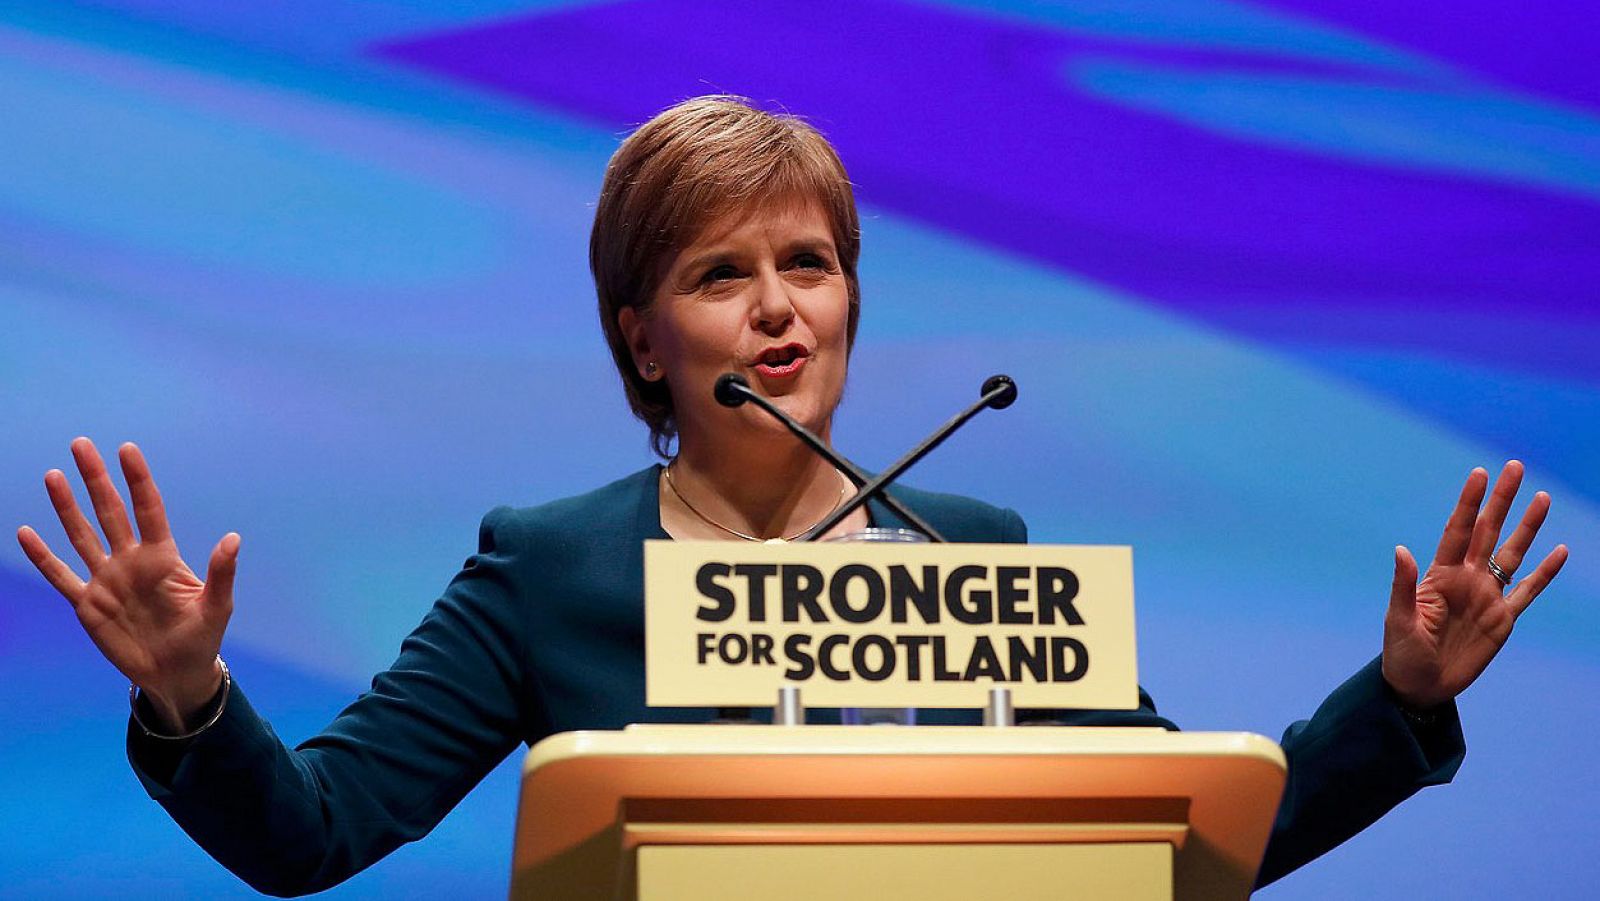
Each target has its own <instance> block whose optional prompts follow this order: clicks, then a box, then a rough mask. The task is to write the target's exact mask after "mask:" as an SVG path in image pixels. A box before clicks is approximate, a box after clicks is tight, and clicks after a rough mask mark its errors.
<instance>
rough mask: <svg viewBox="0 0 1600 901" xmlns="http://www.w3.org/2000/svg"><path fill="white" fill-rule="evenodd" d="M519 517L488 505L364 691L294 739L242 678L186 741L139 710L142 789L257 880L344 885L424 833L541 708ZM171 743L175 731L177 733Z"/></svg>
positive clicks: (530, 728) (131, 753)
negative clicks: (521, 569)
mask: <svg viewBox="0 0 1600 901" xmlns="http://www.w3.org/2000/svg"><path fill="white" fill-rule="evenodd" d="M516 532H517V528H516V519H515V515H514V514H513V512H512V511H511V509H510V508H505V507H502V508H497V509H496V510H493V511H491V512H490V513H489V514H488V515H487V516H485V517H484V520H483V524H482V526H481V528H480V530H479V549H478V553H477V554H475V555H473V556H472V557H470V558H468V560H467V561H466V563H465V564H464V565H463V567H462V570H461V572H460V573H458V574H457V575H456V577H455V578H454V579H453V580H452V581H451V583H450V585H449V587H448V588H446V590H445V592H444V594H443V596H442V597H441V598H440V599H439V600H438V602H437V603H435V605H434V607H433V609H432V610H431V611H430V612H429V613H428V615H427V616H426V617H425V618H424V619H423V621H422V623H421V624H420V625H419V626H418V627H417V628H416V630H415V631H413V632H412V633H411V634H410V635H409V636H408V637H407V638H406V639H405V641H404V643H403V644H402V645H401V648H400V654H399V657H398V658H397V659H396V660H395V662H394V665H393V666H391V667H390V668H389V669H388V670H386V671H384V672H382V673H380V674H378V675H377V676H376V677H374V678H373V680H372V688H371V690H370V691H367V692H365V693H363V694H362V695H361V696H360V697H359V698H357V699H356V700H355V701H354V702H353V703H352V704H351V705H350V706H349V707H347V708H345V710H344V711H343V712H341V713H340V714H339V715H338V716H337V717H336V718H335V719H334V720H333V722H332V723H331V724H330V725H329V726H328V728H327V729H325V730H324V731H323V732H322V733H320V734H319V735H317V736H315V737H313V738H311V739H310V740H308V741H306V742H304V743H302V744H301V745H299V746H298V747H297V748H294V749H292V750H291V749H290V748H288V747H286V746H285V745H284V743H283V742H282V741H281V740H279V738H278V737H277V735H276V734H275V733H274V732H273V730H272V727H271V726H270V725H268V724H267V722H266V721H265V720H264V719H262V718H261V717H260V716H259V715H257V713H256V712H255V710H254V708H252V707H251V705H250V702H249V699H248V698H247V697H246V696H245V694H244V692H243V691H242V690H241V689H240V686H238V685H235V686H234V690H233V692H232V694H231V696H230V697H229V699H228V701H227V707H226V709H225V710H224V711H223V714H222V717H221V719H220V720H218V722H217V723H216V724H215V725H213V726H212V727H211V728H210V729H208V730H206V731H205V732H203V733H201V734H200V735H199V736H197V737H196V738H194V739H192V740H189V741H187V742H182V743H173V742H169V741H162V740H160V739H154V738H150V737H148V736H146V735H145V734H144V733H143V731H142V730H140V729H138V728H137V727H136V726H135V725H134V724H133V723H132V722H131V721H130V723H129V728H128V758H129V760H130V762H131V763H132V764H133V768H134V771H135V772H136V773H137V774H138V776H139V779H140V781H141V782H142V783H143V784H144V786H145V789H146V791H147V792H148V793H149V794H150V796H151V797H152V798H154V799H155V800H156V801H157V802H158V803H160V804H161V806H162V807H163V808H165V809H166V811H167V813H168V814H169V815H171V816H172V818H173V819H174V820H175V821H177V823H178V825H179V826H181V827H182V828H183V830H184V831H185V832H187V833H188V834H189V835H190V836H191V837H193V838H194V840H195V841H196V842H197V843H199V844H200V845H201V847H203V848H204V849H205V850H206V852H207V853H209V854H210V855H211V856H212V857H214V858H216V860H217V861H218V862H219V863H221V864H222V865H223V866H225V867H227V868H228V869H229V870H231V871H233V873H234V874H236V875H237V876H239V877H240V878H241V879H243V880H244V881H245V882H247V883H249V884H250V885H251V886H252V887H253V888H255V889H257V890H258V891H262V892H265V893H267V894H272V895H280V896H281V895H298V894H307V893H311V892H316V891H320V890H322V889H325V888H328V887H329V886H332V885H335V884H337V883H339V882H341V881H343V880H345V879H347V878H349V877H350V876H351V875H353V874H355V873H356V872H359V871H360V870H361V869H363V868H364V867H366V866H368V865H370V864H371V863H373V862H374V861H376V860H378V859H379V858H381V857H383V856H384V855H385V854H388V853H389V852H390V851H392V850H394V849H395V848H396V847H398V846H399V845H400V844H402V843H403V842H408V841H414V840H416V839H417V838H420V837H421V836H423V835H425V834H427V833H428V831H429V830H431V829H432V828H433V826H434V825H435V824H436V823H438V822H439V820H440V819H441V818H442V817H443V816H444V815H445V814H446V813H447V812H448V811H449V810H450V809H451V808H452V807H454V806H455V805H456V803H457V802H458V801H460V800H461V798H462V797H463V796H464V795H465V794H466V793H467V792H468V791H469V790H471V788H472V787H473V786H474V785H476V784H477V783H478V782H479V781H481V780H482V779H483V777H484V776H485V775H486V774H487V773H488V772H489V771H490V770H491V769H493V768H494V767H495V766H496V765H497V764H498V763H499V762H500V761H501V760H502V759H504V758H505V756H506V755H507V754H508V753H510V751H511V750H512V748H514V747H515V746H516V745H517V744H518V743H519V741H521V740H522V738H523V737H524V736H531V735H533V734H536V733H538V732H539V730H541V729H544V731H548V729H547V728H545V727H544V726H543V725H542V724H543V723H544V722H545V719H546V718H545V717H544V716H543V714H542V712H541V711H540V710H537V709H531V708H530V706H529V705H531V704H535V703H537V702H535V701H531V700H530V699H531V698H534V697H536V696H537V693H536V692H530V691H525V690H524V686H523V681H524V678H525V672H524V663H523V661H525V660H526V659H527V657H526V654H525V653H524V651H525V647H524V644H525V642H526V637H525V625H524V622H525V617H524V616H521V615H519V612H518V611H519V604H518V583H517V581H516V579H515V578H514V577H513V574H514V571H515V566H516V563H517V561H516V559H515V558H516V553H515V551H516V548H517V547H518V545H519V542H518V540H517V539H518V536H517V534H516ZM175 745H176V746H175Z"/></svg>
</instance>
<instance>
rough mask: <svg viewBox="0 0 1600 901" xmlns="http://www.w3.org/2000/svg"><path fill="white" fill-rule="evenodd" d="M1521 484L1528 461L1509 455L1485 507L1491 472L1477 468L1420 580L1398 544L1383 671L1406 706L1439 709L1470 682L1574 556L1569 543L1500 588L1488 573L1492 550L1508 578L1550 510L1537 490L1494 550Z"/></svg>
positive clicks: (1406, 552)
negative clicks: (1523, 575)
mask: <svg viewBox="0 0 1600 901" xmlns="http://www.w3.org/2000/svg"><path fill="white" fill-rule="evenodd" d="M1521 484H1522V464H1521V463H1519V462H1517V461H1516V460H1512V461H1511V462H1509V463H1507V464H1506V466H1505V468H1504V469H1502V470H1501V471H1500V478H1499V479H1498V480H1496V481H1495V485H1494V491H1493V492H1492V493H1490V495H1489V502H1488V503H1487V504H1484V502H1483V497H1484V492H1485V491H1486V490H1487V488H1488V485H1489V473H1488V472H1487V471H1486V470H1483V469H1474V470H1473V471H1472V473H1471V475H1468V476H1467V484H1466V486H1465V487H1463V488H1462V489H1461V499H1460V500H1459V501H1458V502H1457V503H1456V509H1455V512H1453V513H1452V514H1451V515H1450V521H1449V522H1448V523H1446V524H1445V527H1444V535H1443V537H1441V538H1440V539H1439V550H1438V552H1437V553H1435V554H1434V557H1433V563H1432V565H1430V566H1429V567H1428V572H1427V574H1426V575H1424V576H1423V577H1422V582H1421V583H1420V584H1419V583H1418V582H1417V561H1416V558H1414V557H1412V556H1411V552H1410V551H1409V550H1407V549H1406V548H1405V547H1403V546H1402V547H1397V548H1395V554H1394V588H1393V591H1392V592H1391V594H1390V596H1389V612H1388V615H1387V616H1386V617H1385V618H1384V623H1383V677H1384V679H1385V680H1386V681H1388V683H1389V686H1390V687H1391V688H1393V689H1394V691H1395V693H1396V694H1397V695H1398V696H1399V698H1400V700H1401V702H1402V703H1403V704H1405V705H1406V706H1407V707H1409V708H1412V709H1414V710H1425V709H1428V708H1430V707H1436V706H1438V705H1440V704H1443V703H1445V702H1446V701H1449V700H1450V699H1452V698H1454V697H1455V696H1456V695H1458V694H1460V693H1461V691H1462V690H1463V689H1465V688H1466V687H1467V686H1468V685H1471V684H1472V682H1473V680H1474V679H1476V678H1478V674H1479V673H1482V672H1483V670H1484V668H1485V667H1487V666H1488V665H1489V661H1491V660H1493V659H1494V655H1495V654H1497V653H1499V651H1500V648H1501V647H1502V646H1503V645H1504V644H1505V643H1506V639H1507V638H1508V637H1509V636H1510V635H1511V627H1512V625H1513V624H1514V623H1515V622H1516V620H1517V617H1519V616H1521V615H1522V613H1523V611H1525V610H1527V609H1528V605H1530V604H1532V603H1533V599H1534V598H1536V597H1538V596H1539V592H1541V591H1544V589H1545V586H1547V585H1549V584H1550V580H1551V579H1554V578H1555V576H1556V573H1558V572H1560V571H1561V566H1562V564H1564V563H1566V562H1567V546H1566V545H1564V544H1563V545H1557V546H1556V548H1555V550H1553V551H1551V552H1550V554H1549V556H1547V557H1545V558H1544V559H1543V560H1542V561H1540V562H1539V565H1538V566H1536V567H1535V568H1534V570H1533V572H1531V573H1529V574H1528V575H1527V577H1526V578H1524V579H1522V580H1521V581H1519V582H1513V583H1512V584H1511V585H1502V584H1501V582H1500V580H1499V579H1498V578H1496V577H1495V574H1494V573H1493V572H1492V571H1491V570H1490V568H1489V560H1490V559H1491V551H1492V552H1493V559H1494V561H1495V563H1496V564H1497V565H1498V566H1499V567H1500V569H1501V571H1502V572H1504V573H1505V574H1506V576H1507V577H1511V576H1512V575H1513V574H1514V573H1515V572H1516V571H1517V569H1518V568H1519V567H1520V566H1521V565H1522V559H1523V557H1524V556H1525V555H1526V554H1527V553H1528V548H1529V547H1530V546H1532V544H1533V539H1534V536H1536V535H1538V534H1539V527H1540V526H1541V525H1543V524H1544V518H1545V515H1546V514H1547V513H1549V512H1550V495H1548V494H1545V493H1544V492H1543V491H1541V492H1539V493H1537V494H1535V495H1534V496H1533V501H1532V502H1530V503H1529V504H1528V510H1527V512H1526V513H1524V514H1523V515H1522V521H1521V522H1520V523H1519V524H1518V525H1517V528H1516V529H1515V530H1514V531H1513V532H1512V533H1511V537H1510V538H1508V539H1506V543H1505V544H1503V545H1501V546H1500V549H1499V550H1494V543H1495V541H1496V540H1498V539H1499V537H1500V528H1501V526H1502V525H1504V524H1505V520H1506V514H1507V513H1508V512H1509V511H1510V510H1511V504H1512V501H1514V500H1515V499H1516V496H1517V489H1518V487H1519V486H1520V485H1521ZM1480 506H1482V509H1481V510H1480V509H1479V507H1480ZM1507 589H1509V590H1507Z"/></svg>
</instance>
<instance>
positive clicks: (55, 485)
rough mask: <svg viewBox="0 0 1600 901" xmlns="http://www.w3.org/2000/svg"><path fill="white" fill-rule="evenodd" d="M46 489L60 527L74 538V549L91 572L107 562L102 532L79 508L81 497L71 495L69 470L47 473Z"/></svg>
mask: <svg viewBox="0 0 1600 901" xmlns="http://www.w3.org/2000/svg"><path fill="white" fill-rule="evenodd" d="M44 490H45V492H46V493H47V494H49V495H50V505H51V506H52V507H55V508H56V518H57V519H59V520H61V528H62V529H65V530H66V533H67V541H69V542H71V544H72V549H73V550H75V551H77V552H78V556H79V557H80V558H81V559H82V560H83V565H84V566H87V567H89V573H90V575H93V574H94V571H95V570H97V569H99V568H100V564H102V563H104V562H105V559H106V552H105V548H102V547H101V546H100V536H99V535H97V534H95V531H94V526H91V525H89V520H88V519H86V518H84V515H83V511H82V510H79V509H78V500H77V498H75V497H73V496H72V486H71V485H70V484H68V482H67V474H66V473H64V472H62V471H61V470H59V469H52V470H50V471H49V472H47V473H45V474H44Z"/></svg>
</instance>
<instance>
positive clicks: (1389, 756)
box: [1256, 658, 1467, 887]
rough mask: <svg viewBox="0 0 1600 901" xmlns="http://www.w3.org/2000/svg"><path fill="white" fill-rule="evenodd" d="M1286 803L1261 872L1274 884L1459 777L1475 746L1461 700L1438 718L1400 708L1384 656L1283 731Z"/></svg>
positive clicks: (1259, 879)
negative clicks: (1424, 718)
mask: <svg viewBox="0 0 1600 901" xmlns="http://www.w3.org/2000/svg"><path fill="white" fill-rule="evenodd" d="M1281 744H1282V745H1283V752H1284V756H1286V757H1287V758H1288V760H1289V776H1288V782H1287V783H1286V784H1285V785H1284V790H1283V801H1282V802H1281V803H1280V804H1279V805H1278V816H1277V819H1276V820H1274V821H1273V824H1272V837H1271V839H1270V840H1269V841H1268V842H1267V853H1266V856H1265V857H1264V858H1263V859H1262V862H1261V869H1260V871H1259V872H1258V873H1257V875H1256V885H1257V887H1260V886H1263V885H1266V884H1267V883H1269V882H1272V881H1273V880H1275V879H1278V878H1279V877H1281V876H1283V875H1285V874H1287V873H1289V872H1290V871H1292V870H1294V869H1295V868H1297V867H1299V866H1301V865H1302V864H1305V863H1307V862H1308V861H1310V860H1312V859H1314V858H1316V857H1318V856H1320V855H1322V854H1324V853H1326V852H1327V851H1329V850H1331V849H1332V848H1334V847H1335V846H1336V845H1338V844H1339V843H1341V842H1343V841H1344V840H1345V839H1348V838H1350V837H1351V836H1353V835H1355V834H1356V833H1358V832H1360V831H1361V830H1363V829H1365V828H1367V827H1368V826H1370V825H1372V824H1373V823H1375V822H1377V820H1378V818H1379V817H1381V816H1383V815H1384V814H1385V813H1388V812H1389V811H1390V810H1391V809H1393V808H1394V806H1395V805H1397V804H1399V803H1400V802H1401V801H1404V800H1405V799H1407V798H1409V797H1411V796H1412V795H1414V794H1416V793H1417V791H1418V790H1419V789H1422V788H1425V787H1427V786H1429V785H1441V784H1443V783H1446V782H1449V781H1450V780H1451V779H1452V778H1454V777H1455V774H1456V771H1457V770H1459V769H1460V768H1461V762H1462V760H1463V759H1465V758H1466V754H1467V744H1466V739H1465V737H1464V736H1463V735H1462V732H1461V718H1460V715H1459V713H1458V712H1457V710H1456V705H1455V702H1454V701H1451V702H1450V703H1449V704H1447V705H1445V706H1444V707H1442V708H1440V710H1439V711H1438V712H1437V713H1436V714H1435V715H1434V717H1433V720H1432V721H1431V722H1429V723H1426V724H1421V723H1415V722H1413V721H1411V720H1409V719H1407V718H1406V716H1405V715H1404V714H1402V713H1401V712H1400V705H1399V702H1398V700H1397V699H1396V698H1395V696H1394V693H1393V692H1392V691H1391V690H1390V689H1389V687H1388V683H1386V682H1384V681H1383V672H1382V669H1381V658H1379V659H1374V660H1373V661H1372V662H1370V663H1368V664H1367V665H1366V666H1364V667H1362V668H1361V670H1360V671H1359V672H1357V673H1356V674H1355V675H1354V676H1351V677H1350V678H1349V679H1347V680H1345V682H1344V684H1343V685H1340V686H1339V687H1338V688H1336V689H1334V691H1333V694H1331V695H1329V696H1328V698H1327V700H1325V701H1323V702H1322V705H1321V706H1320V707H1318V708H1317V710H1316V713H1314V714H1313V715H1312V717H1311V719H1309V720H1301V721H1299V722H1296V723H1294V724H1292V725H1291V726H1289V728H1288V729H1287V730H1286V731H1285V732H1284V733H1283V740H1282V742H1281Z"/></svg>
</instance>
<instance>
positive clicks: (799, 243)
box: [786, 235, 837, 255]
mask: <svg viewBox="0 0 1600 901" xmlns="http://www.w3.org/2000/svg"><path fill="white" fill-rule="evenodd" d="M786 251H787V252H788V253H791V254H793V253H802V252H809V253H821V254H828V255H832V254H834V253H836V252H837V251H835V250H834V247H833V239H832V238H830V237H827V236H821V235H807V236H806V237H803V238H796V239H794V240H793V241H790V242H789V244H788V246H787V248H786Z"/></svg>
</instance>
